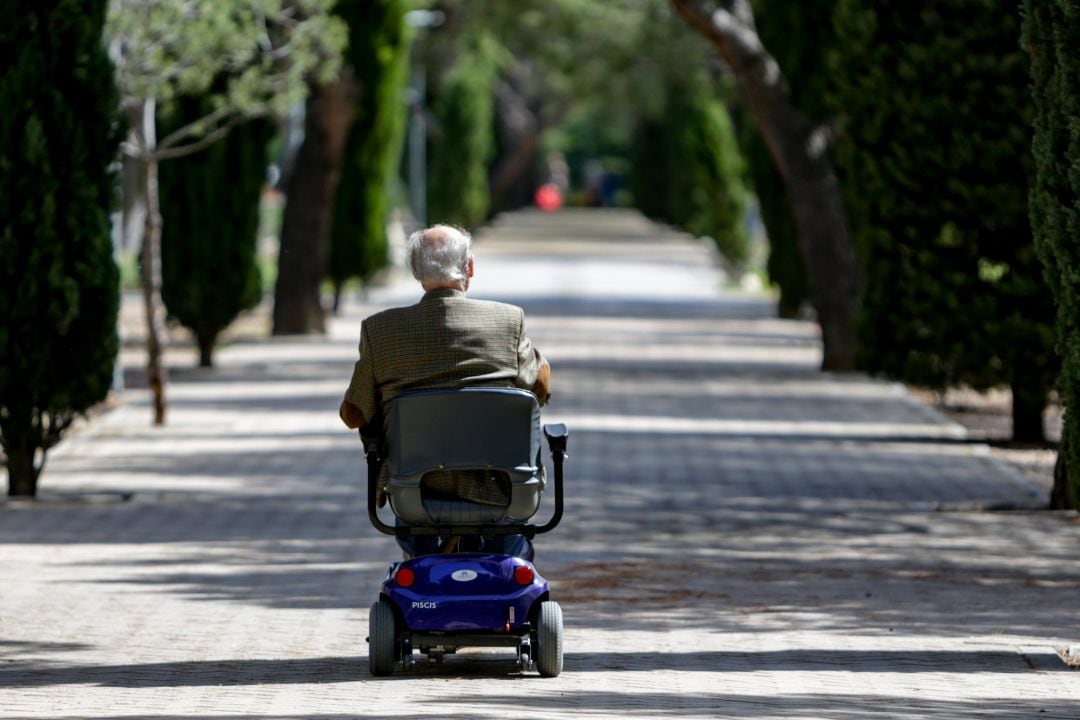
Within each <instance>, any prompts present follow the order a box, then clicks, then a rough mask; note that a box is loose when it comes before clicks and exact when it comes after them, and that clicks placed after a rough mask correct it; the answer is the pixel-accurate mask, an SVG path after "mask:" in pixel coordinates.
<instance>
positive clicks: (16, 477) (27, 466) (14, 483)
mask: <svg viewBox="0 0 1080 720" xmlns="http://www.w3.org/2000/svg"><path fill="white" fill-rule="evenodd" d="M7 472H8V496H9V497H24V498H32V497H37V483H38V469H37V468H35V467H34V450H33V449H32V448H31V449H30V450H29V451H27V450H25V449H14V450H9V451H8V456H7Z"/></svg>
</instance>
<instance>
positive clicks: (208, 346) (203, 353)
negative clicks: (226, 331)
mask: <svg viewBox="0 0 1080 720" xmlns="http://www.w3.org/2000/svg"><path fill="white" fill-rule="evenodd" d="M216 339H217V336H216V335H205V334H203V333H199V334H198V335H196V337H195V342H196V343H198V345H199V367H204V368H208V367H213V366H214V341H215V340H216Z"/></svg>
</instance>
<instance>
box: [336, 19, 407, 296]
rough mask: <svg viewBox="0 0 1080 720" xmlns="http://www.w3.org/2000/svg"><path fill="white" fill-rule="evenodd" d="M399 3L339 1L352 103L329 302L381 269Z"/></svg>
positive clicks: (394, 144)
mask: <svg viewBox="0 0 1080 720" xmlns="http://www.w3.org/2000/svg"><path fill="white" fill-rule="evenodd" d="M408 7H409V4H408V2H406V0H342V1H341V2H339V3H338V6H337V12H338V14H339V15H341V16H342V17H343V18H344V19H345V21H346V23H347V24H348V26H349V46H348V50H347V51H346V54H345V58H346V60H347V61H348V63H349V64H350V65H351V66H352V69H353V73H354V75H355V79H356V83H357V86H358V88H359V101H358V103H357V107H356V112H355V116H354V118H353V121H352V125H351V126H350V128H349V135H348V138H347V140H346V145H345V153H344V157H343V158H342V166H341V178H340V180H339V181H338V186H337V193H336V196H335V201H334V206H333V211H332V212H333V215H332V222H331V228H330V249H329V252H328V255H327V275H328V276H329V277H330V279H331V280H333V282H334V286H335V289H336V293H335V309H336V306H337V302H336V297H337V294H338V293H340V289H341V285H342V284H343V283H344V282H345V281H346V280H348V279H349V278H352V277H359V278H362V279H365V280H366V279H367V278H369V277H371V275H373V274H374V273H375V272H376V271H378V270H379V269H380V268H382V267H383V266H385V265H386V263H387V237H386V223H387V220H388V219H389V215H390V211H391V210H392V209H393V196H394V191H395V178H396V176H397V169H398V162H399V160H400V157H401V141H402V136H403V131H404V127H405V104H404V99H403V91H404V89H405V80H406V72H407V70H408V60H409V45H410V43H409V37H408V33H407V30H406V27H405V12H406V11H407V10H408Z"/></svg>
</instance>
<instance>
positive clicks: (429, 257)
mask: <svg viewBox="0 0 1080 720" xmlns="http://www.w3.org/2000/svg"><path fill="white" fill-rule="evenodd" d="M405 257H406V258H408V263H409V269H410V270H412V274H413V277H414V278H416V279H417V280H419V281H420V283H421V284H422V285H444V284H446V283H452V282H459V281H462V280H466V279H467V278H468V270H467V268H468V266H469V260H470V259H472V236H471V235H469V233H468V232H466V231H465V230H463V229H461V228H457V227H452V226H450V225H432V226H431V227H429V228H427V229H426V230H417V231H416V232H414V233H413V234H412V235H410V236H409V239H408V241H407V242H406V243H405Z"/></svg>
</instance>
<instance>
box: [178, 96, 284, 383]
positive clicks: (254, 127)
mask: <svg viewBox="0 0 1080 720" xmlns="http://www.w3.org/2000/svg"><path fill="white" fill-rule="evenodd" d="M207 112H208V109H207V107H206V101H205V99H202V98H192V97H185V98H181V99H180V100H179V101H178V102H177V103H176V107H175V108H174V109H173V112H172V117H168V116H166V118H164V119H163V120H162V121H160V123H161V126H162V129H163V130H164V132H165V133H166V134H167V133H168V132H169V129H170V128H173V127H179V126H182V125H185V124H187V123H188V122H191V121H192V120H195V119H197V118H200V117H203V116H204V115H206V114H207ZM273 133H274V125H273V123H272V122H271V121H269V120H267V119H265V118H259V119H256V120H251V121H249V122H247V123H245V124H243V125H240V126H238V127H236V128H234V129H233V130H232V131H231V132H230V133H229V134H228V135H226V136H225V138H224V139H223V140H219V141H218V142H216V143H214V144H213V145H211V146H210V147H208V148H204V149H203V150H200V151H199V152H196V153H193V154H191V155H186V156H184V157H181V158H177V159H175V160H171V161H169V162H167V163H164V164H162V166H161V169H160V171H159V173H160V183H161V215H162V219H163V221H164V224H163V226H162V233H161V275H162V277H161V280H162V283H161V297H162V300H163V301H164V303H165V307H166V309H167V310H168V312H169V315H170V316H172V317H173V318H175V319H176V320H178V321H179V322H180V324H181V325H183V326H184V327H186V328H188V329H190V330H191V332H192V333H193V334H194V336H195V340H196V343H197V344H198V348H199V364H200V365H201V366H203V367H210V366H211V365H212V364H213V351H214V344H215V342H216V341H217V337H218V335H219V334H220V333H221V331H222V330H224V329H225V328H227V327H228V326H229V324H230V323H232V321H233V320H235V319H236V317H237V315H239V314H240V312H241V311H243V310H247V309H249V308H252V307H254V306H255V305H256V304H257V303H258V302H259V299H260V297H261V295H262V282H261V278H260V275H259V268H258V265H257V263H256V241H257V237H256V235H257V232H258V227H259V199H260V196H261V193H262V188H263V184H264V182H265V179H266V167H267V144H268V143H269V141H270V139H271V137H272V136H273Z"/></svg>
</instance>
